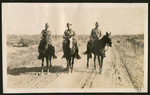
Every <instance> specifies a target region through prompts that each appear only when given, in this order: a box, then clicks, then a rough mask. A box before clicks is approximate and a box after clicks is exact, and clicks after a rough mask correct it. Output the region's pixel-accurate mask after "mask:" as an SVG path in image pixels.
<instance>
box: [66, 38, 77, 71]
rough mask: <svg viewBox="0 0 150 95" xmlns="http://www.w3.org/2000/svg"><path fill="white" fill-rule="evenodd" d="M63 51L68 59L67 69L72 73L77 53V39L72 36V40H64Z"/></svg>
mask: <svg viewBox="0 0 150 95" xmlns="http://www.w3.org/2000/svg"><path fill="white" fill-rule="evenodd" d="M63 52H64V57H65V58H66V61H67V69H68V71H69V72H70V70H71V73H72V71H73V65H74V58H75V57H76V54H77V41H76V40H75V39H74V38H70V40H65V41H64V42H63Z"/></svg>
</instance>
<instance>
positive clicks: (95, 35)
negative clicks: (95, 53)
mask: <svg viewBox="0 0 150 95" xmlns="http://www.w3.org/2000/svg"><path fill="white" fill-rule="evenodd" d="M101 37H102V34H101V30H100V29H99V23H98V22H96V23H95V28H94V29H92V31H91V35H90V40H89V41H88V45H87V51H86V53H88V54H89V55H90V58H92V54H91V52H90V50H91V49H92V48H93V47H94V44H92V42H93V41H94V40H95V39H100V38H101Z"/></svg>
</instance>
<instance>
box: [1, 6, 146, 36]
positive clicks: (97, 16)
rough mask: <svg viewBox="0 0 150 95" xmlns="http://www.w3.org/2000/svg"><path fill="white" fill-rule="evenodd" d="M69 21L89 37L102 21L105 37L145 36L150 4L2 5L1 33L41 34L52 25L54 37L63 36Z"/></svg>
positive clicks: (101, 26)
mask: <svg viewBox="0 0 150 95" xmlns="http://www.w3.org/2000/svg"><path fill="white" fill-rule="evenodd" d="M68 22H69V23H71V24H72V29H73V30H74V31H75V32H76V34H77V35H89V34H90V32H91V30H92V29H93V28H94V27H95V22H99V24H100V26H99V28H100V30H101V31H102V34H105V33H106V31H108V32H111V34H114V35H116V34H121V35H122V34H143V33H144V31H145V28H146V27H145V26H146V25H148V4H146V3H145V4H144V3H141V4H139V3H136V4H134V3H131V4H130V3H126V4H123V3H116V4H114V3H3V4H2V32H6V33H7V34H40V33H41V31H42V30H43V29H44V28H45V23H49V25H50V27H49V29H50V30H51V32H52V34H53V35H55V34H60V35H62V34H63V33H64V31H65V30H66V29H67V27H66V23H68Z"/></svg>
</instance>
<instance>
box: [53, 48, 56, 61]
mask: <svg viewBox="0 0 150 95" xmlns="http://www.w3.org/2000/svg"><path fill="white" fill-rule="evenodd" d="M56 58H57V56H56V55H55V48H54V47H53V59H56Z"/></svg>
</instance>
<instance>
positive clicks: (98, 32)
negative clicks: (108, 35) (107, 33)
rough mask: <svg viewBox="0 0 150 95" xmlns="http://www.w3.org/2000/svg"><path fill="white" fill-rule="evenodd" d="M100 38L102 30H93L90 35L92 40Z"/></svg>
mask: <svg viewBox="0 0 150 95" xmlns="http://www.w3.org/2000/svg"><path fill="white" fill-rule="evenodd" d="M99 37H101V30H98V29H96V28H94V29H92V31H91V35H90V40H94V39H96V38H99Z"/></svg>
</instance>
